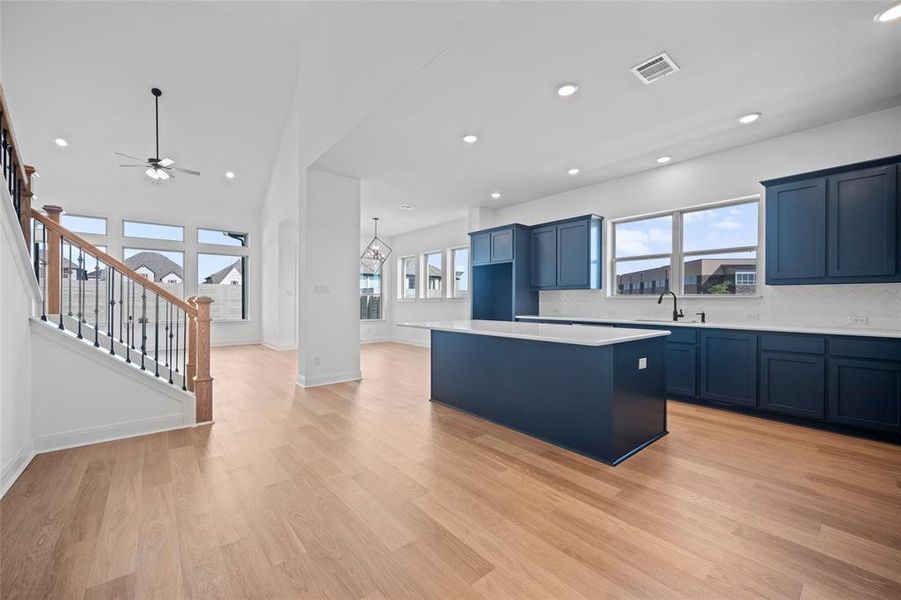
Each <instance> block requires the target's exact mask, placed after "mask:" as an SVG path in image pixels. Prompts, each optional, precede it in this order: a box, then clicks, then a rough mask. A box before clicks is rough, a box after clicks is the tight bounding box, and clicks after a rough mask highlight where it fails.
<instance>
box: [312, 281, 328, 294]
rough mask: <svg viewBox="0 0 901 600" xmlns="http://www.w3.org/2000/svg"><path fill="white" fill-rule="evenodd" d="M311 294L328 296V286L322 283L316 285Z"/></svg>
mask: <svg viewBox="0 0 901 600" xmlns="http://www.w3.org/2000/svg"><path fill="white" fill-rule="evenodd" d="M313 293H314V294H322V295H325V294H328V293H329V289H328V285H326V284H324V283H317V284H316V285H314V286H313Z"/></svg>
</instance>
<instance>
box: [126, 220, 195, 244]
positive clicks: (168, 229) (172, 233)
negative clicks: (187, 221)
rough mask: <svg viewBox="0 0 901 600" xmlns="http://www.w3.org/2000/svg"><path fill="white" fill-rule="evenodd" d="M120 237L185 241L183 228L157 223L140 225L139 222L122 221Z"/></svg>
mask: <svg viewBox="0 0 901 600" xmlns="http://www.w3.org/2000/svg"><path fill="white" fill-rule="evenodd" d="M122 235H124V236H125V237H137V238H146V239H150V240H166V241H171V242H183V241H185V228H184V227H182V226H180V225H159V224H157V223H142V222H141V221H122Z"/></svg>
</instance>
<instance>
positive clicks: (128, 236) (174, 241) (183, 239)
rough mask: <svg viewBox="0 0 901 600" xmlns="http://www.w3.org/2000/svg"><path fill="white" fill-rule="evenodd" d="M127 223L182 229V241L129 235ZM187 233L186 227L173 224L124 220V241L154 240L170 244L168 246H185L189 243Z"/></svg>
mask: <svg viewBox="0 0 901 600" xmlns="http://www.w3.org/2000/svg"><path fill="white" fill-rule="evenodd" d="M127 223H136V224H138V225H157V226H159V227H175V228H176V229H180V230H181V239H180V240H169V239H165V238H157V237H146V236H139V235H128V234H127V233H125V226H126V224H127ZM186 233H187V232H186V228H185V226H184V225H173V224H171V223H154V222H152V221H139V220H137V219H125V218H123V219H122V237H123V239H128V240H153V241H154V242H164V243H168V244H183V245H184V244H186V243H187V242H185V234H186Z"/></svg>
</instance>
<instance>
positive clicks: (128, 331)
mask: <svg viewBox="0 0 901 600" xmlns="http://www.w3.org/2000/svg"><path fill="white" fill-rule="evenodd" d="M127 281H128V291H126V292H125V310H126V311H127V312H128V322H127V323H126V324H125V362H127V363H130V362H131V349H132V348H133V347H134V340H133V339H132V333H133V332H134V329H133V328H132V314H131V311H132V308H134V304H132V298H131V295H132V281H131V277H129V278H128V279H127ZM119 313H120V314H121V313H122V306H121V305H120V306H119Z"/></svg>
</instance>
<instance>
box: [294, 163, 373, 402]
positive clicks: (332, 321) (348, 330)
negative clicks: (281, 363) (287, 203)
mask: <svg viewBox="0 0 901 600" xmlns="http://www.w3.org/2000/svg"><path fill="white" fill-rule="evenodd" d="M302 183H303V186H304V187H303V189H304V194H302V196H301V204H300V235H299V238H298V239H299V263H300V268H299V272H300V276H299V279H298V290H299V291H298V298H299V308H300V310H299V319H298V323H299V331H300V335H299V343H298V355H299V356H298V376H297V382H298V383H299V384H300V385H302V386H304V387H311V386H316V385H324V384H327V383H335V382H338V381H349V380H353V379H359V378H360V329H359V319H360V313H359V310H360V308H359V306H360V305H359V297H360V254H359V246H360V181H359V180H358V179H353V178H350V177H343V176H341V175H335V174H333V173H326V172H323V171H317V170H315V169H307V170H306V171H305V173H304V181H303V182H302Z"/></svg>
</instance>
